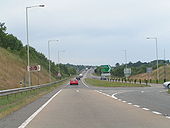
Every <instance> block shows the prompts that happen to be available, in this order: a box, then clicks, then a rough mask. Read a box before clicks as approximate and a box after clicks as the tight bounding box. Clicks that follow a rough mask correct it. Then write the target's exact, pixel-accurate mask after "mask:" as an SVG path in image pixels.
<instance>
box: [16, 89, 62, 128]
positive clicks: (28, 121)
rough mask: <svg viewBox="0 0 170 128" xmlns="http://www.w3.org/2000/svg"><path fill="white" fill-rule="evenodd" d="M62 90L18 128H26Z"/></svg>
mask: <svg viewBox="0 0 170 128" xmlns="http://www.w3.org/2000/svg"><path fill="white" fill-rule="evenodd" d="M61 91H62V90H60V91H58V92H57V93H56V94H55V95H53V96H52V97H51V98H50V99H49V100H48V101H47V102H46V103H45V104H43V105H42V106H41V107H40V108H39V109H38V110H37V111H36V112H34V113H33V114H32V115H31V116H30V117H29V118H28V119H27V120H26V121H24V123H22V124H21V125H20V126H19V127H18V128H25V127H26V126H27V125H28V124H29V123H30V122H31V121H32V120H33V119H34V118H35V117H36V115H38V113H40V112H41V111H42V110H43V109H44V108H45V107H46V106H47V105H48V104H49V103H50V101H52V100H53V99H54V98H55V97H56V96H57V95H58V94H59V93H60V92H61Z"/></svg>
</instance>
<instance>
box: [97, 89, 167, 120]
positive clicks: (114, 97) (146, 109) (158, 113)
mask: <svg viewBox="0 0 170 128" xmlns="http://www.w3.org/2000/svg"><path fill="white" fill-rule="evenodd" d="M95 91H96V92H98V93H100V94H103V95H105V96H108V97H112V98H113V99H116V100H118V101H121V102H123V103H127V101H122V99H118V98H117V97H116V96H115V95H117V94H118V93H114V94H113V95H112V96H110V95H108V94H106V93H103V92H100V91H101V90H100V91H98V90H95ZM143 92H144V91H141V93H143ZM128 104H129V105H133V104H132V103H128ZM133 106H134V107H137V108H140V106H139V105H133ZM142 109H143V110H145V111H150V109H148V108H142ZM152 113H154V114H157V115H162V113H160V112H156V111H152ZM165 117H166V118H167V119H170V116H165Z"/></svg>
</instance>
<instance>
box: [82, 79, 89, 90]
mask: <svg viewBox="0 0 170 128" xmlns="http://www.w3.org/2000/svg"><path fill="white" fill-rule="evenodd" d="M81 82H82V83H83V84H84V85H85V86H86V87H87V88H89V86H88V85H87V84H86V83H85V82H84V79H83V80H81Z"/></svg>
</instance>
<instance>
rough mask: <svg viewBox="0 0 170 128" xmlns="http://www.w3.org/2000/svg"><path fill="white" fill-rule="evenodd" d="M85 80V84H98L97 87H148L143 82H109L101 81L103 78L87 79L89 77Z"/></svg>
mask: <svg viewBox="0 0 170 128" xmlns="http://www.w3.org/2000/svg"><path fill="white" fill-rule="evenodd" d="M85 82H86V83H87V84H90V85H93V86H98V87H149V85H144V84H132V83H121V82H110V81H103V80H97V79H89V78H86V79H85Z"/></svg>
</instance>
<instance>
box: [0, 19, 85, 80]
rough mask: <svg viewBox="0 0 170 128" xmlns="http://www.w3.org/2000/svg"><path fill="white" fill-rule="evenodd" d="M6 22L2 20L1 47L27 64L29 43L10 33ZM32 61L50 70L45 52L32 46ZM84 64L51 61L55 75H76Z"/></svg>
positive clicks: (0, 25) (0, 27)
mask: <svg viewBox="0 0 170 128" xmlns="http://www.w3.org/2000/svg"><path fill="white" fill-rule="evenodd" d="M6 31H7V27H6V26H5V23H1V22H0V47H2V48H5V49H7V50H8V51H10V52H12V53H14V54H16V55H18V56H19V57H20V58H22V59H23V60H24V62H25V65H26V64H27V45H25V46H24V45H23V44H22V42H21V41H20V40H19V39H18V38H17V37H15V36H14V35H12V34H8V33H7V32H6ZM30 61H31V64H39V65H41V66H43V67H44V68H45V69H47V70H48V63H49V60H48V59H47V58H46V57H45V55H44V54H42V53H40V52H37V51H36V49H35V48H33V47H30ZM83 68H84V67H83V66H78V65H77V66H75V65H70V64H55V63H54V62H52V61H51V71H52V74H53V76H56V74H57V73H58V72H59V71H60V73H61V74H62V76H63V77H66V76H70V75H75V74H76V73H77V71H79V70H81V69H83Z"/></svg>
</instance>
